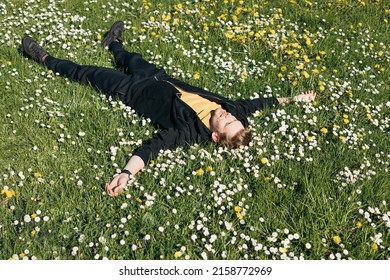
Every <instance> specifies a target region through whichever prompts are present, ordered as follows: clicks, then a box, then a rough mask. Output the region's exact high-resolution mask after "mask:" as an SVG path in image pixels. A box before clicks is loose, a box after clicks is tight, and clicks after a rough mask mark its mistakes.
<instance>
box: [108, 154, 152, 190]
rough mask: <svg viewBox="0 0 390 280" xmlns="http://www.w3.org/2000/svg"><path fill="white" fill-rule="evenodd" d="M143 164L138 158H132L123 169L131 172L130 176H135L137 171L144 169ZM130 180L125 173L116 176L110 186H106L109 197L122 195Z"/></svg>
mask: <svg viewBox="0 0 390 280" xmlns="http://www.w3.org/2000/svg"><path fill="white" fill-rule="evenodd" d="M144 166H145V163H144V161H143V160H142V158H140V157H139V156H136V155H134V156H132V157H131V158H130V160H129V161H128V162H127V164H126V166H125V168H124V169H126V170H128V171H130V172H131V174H133V175H135V174H136V173H137V172H138V171H140V170H141V169H142V168H144ZM129 180H130V176H129V175H128V174H126V173H121V174H119V175H118V176H116V177H115V178H114V179H113V180H112V181H111V183H110V184H106V186H105V188H106V191H107V193H108V194H109V195H111V196H117V195H119V194H120V193H122V192H123V191H124V190H125V188H126V185H127V182H128V181H129Z"/></svg>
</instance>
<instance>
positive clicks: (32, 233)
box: [30, 229, 37, 237]
mask: <svg viewBox="0 0 390 280" xmlns="http://www.w3.org/2000/svg"><path fill="white" fill-rule="evenodd" d="M36 234H37V231H36V230H35V229H33V230H32V231H31V232H30V235H31V236H33V237H34V236H35V235H36Z"/></svg>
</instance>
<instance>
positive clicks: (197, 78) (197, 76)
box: [192, 72, 200, 80]
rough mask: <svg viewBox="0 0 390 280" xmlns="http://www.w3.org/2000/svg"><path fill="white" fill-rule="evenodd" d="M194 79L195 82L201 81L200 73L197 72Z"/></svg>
mask: <svg viewBox="0 0 390 280" xmlns="http://www.w3.org/2000/svg"><path fill="white" fill-rule="evenodd" d="M192 77H193V78H194V80H199V78H200V74H199V72H195V73H194V75H193V76H192Z"/></svg>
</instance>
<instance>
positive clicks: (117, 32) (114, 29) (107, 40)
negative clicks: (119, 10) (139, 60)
mask: <svg viewBox="0 0 390 280" xmlns="http://www.w3.org/2000/svg"><path fill="white" fill-rule="evenodd" d="M124 28H125V24H124V23H123V21H120V20H119V21H117V22H115V23H114V24H113V25H112V26H111V28H110V30H109V31H108V32H107V33H106V34H105V35H104V38H103V41H102V46H103V47H108V46H110V44H111V43H112V42H117V43H120V44H122V42H123V41H122V32H123V29H124Z"/></svg>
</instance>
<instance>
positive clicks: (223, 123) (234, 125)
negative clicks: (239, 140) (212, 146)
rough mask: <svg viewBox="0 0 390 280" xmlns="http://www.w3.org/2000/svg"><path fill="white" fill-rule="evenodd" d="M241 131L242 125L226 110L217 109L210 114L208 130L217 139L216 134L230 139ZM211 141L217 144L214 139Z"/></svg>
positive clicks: (216, 140)
mask: <svg viewBox="0 0 390 280" xmlns="http://www.w3.org/2000/svg"><path fill="white" fill-rule="evenodd" d="M243 129H244V126H243V124H242V123H241V122H240V121H239V120H237V119H236V117H234V116H233V115H232V114H230V113H229V112H227V111H226V110H224V109H222V108H218V109H216V110H214V111H212V112H211V118H210V130H211V131H212V132H213V133H215V134H217V137H218V134H221V133H224V134H226V136H227V138H231V137H233V136H234V135H236V134H237V133H238V132H239V131H241V130H243ZM213 140H214V141H215V142H218V139H214V137H213Z"/></svg>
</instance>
